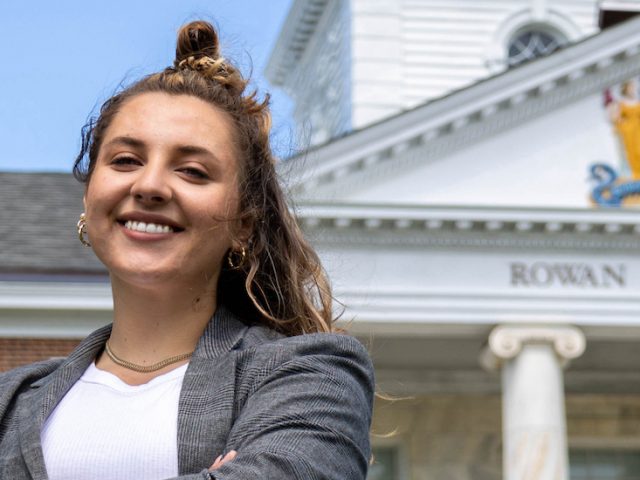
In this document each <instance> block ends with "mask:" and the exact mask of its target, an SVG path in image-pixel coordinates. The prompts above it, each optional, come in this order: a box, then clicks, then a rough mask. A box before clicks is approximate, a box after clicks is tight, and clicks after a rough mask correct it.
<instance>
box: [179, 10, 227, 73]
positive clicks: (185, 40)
mask: <svg viewBox="0 0 640 480" xmlns="http://www.w3.org/2000/svg"><path fill="white" fill-rule="evenodd" d="M219 56H220V44H219V41H218V34H217V33H216V31H215V29H214V28H213V25H211V24H210V23H209V22H204V21H202V20H198V21H195V22H191V23H187V24H186V25H183V26H182V27H181V28H180V31H179V32H178V42H177V44H176V59H175V65H176V66H177V65H178V64H179V63H180V62H181V61H182V60H184V59H186V58H188V57H194V58H196V59H197V58H202V57H209V58H211V59H213V60H216V59H217V58H218V57H219Z"/></svg>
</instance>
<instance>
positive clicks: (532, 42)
mask: <svg viewBox="0 0 640 480" xmlns="http://www.w3.org/2000/svg"><path fill="white" fill-rule="evenodd" d="M566 42H567V41H566V39H565V38H564V37H563V36H562V35H560V34H559V33H556V32H553V31H551V30H547V29H544V28H542V27H530V28H526V29H524V30H522V29H521V30H520V31H519V32H517V33H516V34H515V35H514V36H513V37H512V38H511V40H510V41H509V45H508V63H509V65H510V66H514V65H518V64H520V63H522V62H526V61H527V60H531V59H533V58H537V57H542V56H544V55H548V54H550V53H551V52H553V51H555V50H557V49H558V48H560V47H561V46H562V45H564V44H565V43H566Z"/></svg>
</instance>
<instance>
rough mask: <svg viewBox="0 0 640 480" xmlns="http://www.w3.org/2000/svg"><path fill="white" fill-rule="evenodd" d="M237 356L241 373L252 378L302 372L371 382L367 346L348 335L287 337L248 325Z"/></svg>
mask: <svg viewBox="0 0 640 480" xmlns="http://www.w3.org/2000/svg"><path fill="white" fill-rule="evenodd" d="M238 358H239V360H240V362H239V366H240V370H241V372H243V373H244V374H245V375H248V376H249V377H254V378H253V380H258V378H263V379H264V378H267V377H269V376H272V375H280V374H281V373H283V372H288V373H289V374H295V373H296V372H301V371H305V372H307V373H308V372H314V374H315V375H319V376H327V377H336V376H340V377H358V378H360V380H359V381H363V382H364V383H373V365H372V362H371V359H370V357H369V354H368V352H367V350H366V348H365V347H364V345H362V343H360V341H359V340H358V339H356V338H355V337H353V336H350V335H348V334H341V333H310V334H304V335H296V336H291V337H287V336H284V335H281V334H279V333H277V332H274V331H273V330H270V329H268V328H265V327H251V328H250V329H249V331H248V332H247V334H246V335H245V337H244V339H243V342H242V343H241V345H240V348H239V349H238Z"/></svg>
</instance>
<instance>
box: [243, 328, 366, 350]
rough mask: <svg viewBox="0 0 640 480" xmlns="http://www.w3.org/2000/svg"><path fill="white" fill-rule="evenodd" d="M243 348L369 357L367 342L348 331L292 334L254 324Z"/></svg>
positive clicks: (244, 341) (246, 335) (245, 337)
mask: <svg viewBox="0 0 640 480" xmlns="http://www.w3.org/2000/svg"><path fill="white" fill-rule="evenodd" d="M240 350H241V351H244V352H247V353H248V354H249V355H260V354H265V355H280V356H285V357H287V356H290V357H294V356H305V355H321V356H331V355H338V356H345V355H346V356H349V355H354V356H363V357H366V358H368V353H367V350H366V348H365V347H364V345H362V343H361V342H360V341H359V340H358V339H357V338H355V337H353V336H351V335H349V334H346V333H307V334H304V335H294V336H290V337H288V336H285V335H283V334H281V333H278V332H276V331H275V330H272V329H269V328H267V327H264V326H253V327H250V328H249V330H248V331H247V333H246V334H245V336H244V338H243V341H242V344H241V345H240Z"/></svg>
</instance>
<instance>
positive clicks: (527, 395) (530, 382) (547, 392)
mask: <svg viewBox="0 0 640 480" xmlns="http://www.w3.org/2000/svg"><path fill="white" fill-rule="evenodd" d="M584 348H585V339H584V335H583V334H582V332H581V331H580V330H579V329H577V328H575V327H569V326H567V327H564V326H544V327H539V326H519V325H518V326H498V327H496V328H495V329H494V330H493V331H492V332H491V334H490V336H489V345H488V349H487V350H486V351H485V355H484V358H483V363H484V364H485V365H487V366H492V367H493V368H499V367H502V431H503V467H504V480H568V478H569V477H568V476H569V471H568V463H569V462H568V451H567V431H566V430H567V429H566V417H565V408H564V382H563V378H562V370H563V368H564V367H565V366H566V364H567V362H568V361H569V360H570V359H573V358H577V357H579V356H580V355H581V354H582V352H583V351H584Z"/></svg>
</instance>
